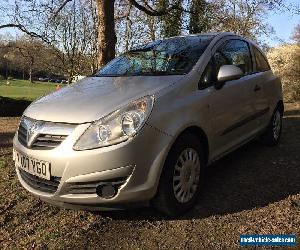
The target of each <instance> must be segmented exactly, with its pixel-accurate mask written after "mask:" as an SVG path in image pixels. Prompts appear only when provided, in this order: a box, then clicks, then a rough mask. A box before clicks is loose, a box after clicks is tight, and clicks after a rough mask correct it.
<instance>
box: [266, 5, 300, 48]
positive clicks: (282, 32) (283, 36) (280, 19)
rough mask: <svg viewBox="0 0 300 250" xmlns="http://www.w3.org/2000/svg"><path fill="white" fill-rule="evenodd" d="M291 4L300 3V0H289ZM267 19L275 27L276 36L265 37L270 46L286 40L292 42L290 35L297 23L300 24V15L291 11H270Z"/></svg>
mask: <svg viewBox="0 0 300 250" xmlns="http://www.w3.org/2000/svg"><path fill="white" fill-rule="evenodd" d="M286 2H287V3H290V4H298V5H299V4H300V1H299V0H287V1H286ZM266 21H267V22H268V23H269V24H270V25H271V26H272V27H273V28H274V31H275V35H274V36H275V37H274V36H269V37H263V39H264V40H265V41H266V42H267V44H268V45H269V46H272V47H273V46H276V45H278V44H280V43H281V40H282V41H284V42H291V40H290V37H291V35H292V33H293V31H294V28H295V26H296V25H297V24H300V15H299V14H298V15H296V14H293V13H291V12H288V11H287V12H279V13H270V14H269V15H268V17H267V18H266Z"/></svg>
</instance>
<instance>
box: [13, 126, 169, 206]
mask: <svg viewBox="0 0 300 250" xmlns="http://www.w3.org/2000/svg"><path fill="white" fill-rule="evenodd" d="M86 127H87V125H85V124H83V125H79V126H78V127H76V128H75V130H74V131H73V132H72V134H71V135H69V136H68V137H67V138H66V139H65V141H63V142H62V143H61V144H60V145H59V146H58V147H56V148H55V149H51V150H32V149H28V148H26V147H24V146H23V145H22V144H21V143H20V142H19V141H18V137H17V135H16V136H15V138H14V142H13V144H14V149H15V150H17V151H18V152H20V153H21V154H25V155H27V156H29V157H32V158H35V159H39V160H43V161H48V162H50V163H51V175H52V176H55V177H58V179H59V184H58V186H57V189H56V191H54V192H53V193H49V192H44V191H43V189H42V188H39V186H38V185H39V184H37V185H31V184H30V183H29V182H28V180H27V179H26V178H24V176H22V173H21V171H20V170H19V169H16V172H17V175H18V178H19V180H20V182H21V184H22V185H23V187H24V188H26V189H27V190H28V191H29V192H31V193H32V194H33V195H35V196H38V197H39V198H40V199H41V200H43V201H46V202H48V203H51V204H54V205H58V206H63V207H66V208H79V209H88V210H97V208H98V207H99V208H100V207H111V208H114V207H118V206H119V205H122V204H133V203H140V202H145V201H148V200H150V199H151V198H153V196H154V195H155V193H156V189H157V185H158V182H159V176H160V173H161V169H162V166H163V163H164V160H165V157H166V155H167V152H168V148H169V144H170V141H171V140H172V138H171V137H170V136H168V135H166V134H164V133H162V132H160V131H159V130H157V129H155V128H153V127H151V126H149V125H147V124H146V125H145V126H144V127H143V129H142V130H141V131H140V133H139V134H138V135H137V136H135V137H134V138H133V139H131V140H128V141H126V142H123V143H120V144H117V145H112V146H109V147H104V148H99V149H93V150H85V151H74V150H73V149H72V146H73V144H74V142H75V141H76V140H77V138H78V137H79V136H80V135H81V133H82V132H83V131H84V130H85V129H86ZM114 180H122V181H123V182H122V183H120V185H119V186H118V192H117V194H116V195H115V196H114V197H112V198H109V199H106V198H101V197H99V196H98V195H97V194H96V192H93V185H94V186H96V185H97V183H105V182H111V181H114ZM91 185H92V186H91ZM74 186H75V189H77V191H76V192H74V191H72V189H70V187H74ZM81 187H82V188H86V187H89V188H90V189H88V191H87V192H86V193H85V191H84V190H83V189H82V190H80V189H81ZM78 190H79V192H78Z"/></svg>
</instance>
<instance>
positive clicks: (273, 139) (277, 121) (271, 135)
mask: <svg viewBox="0 0 300 250" xmlns="http://www.w3.org/2000/svg"><path fill="white" fill-rule="evenodd" d="M282 115H283V112H282V110H281V109H280V108H279V107H277V108H276V109H275V111H274V113H273V115H272V118H271V121H270V123H269V125H268V127H267V129H266V131H265V132H264V133H263V134H262V136H261V140H262V142H263V143H264V144H265V145H268V146H275V145H277V144H278V143H279V140H280V137H281V131H282Z"/></svg>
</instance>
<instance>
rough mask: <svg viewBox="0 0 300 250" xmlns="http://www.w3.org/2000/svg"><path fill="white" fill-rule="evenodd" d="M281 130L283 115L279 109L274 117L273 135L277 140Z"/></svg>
mask: <svg viewBox="0 0 300 250" xmlns="http://www.w3.org/2000/svg"><path fill="white" fill-rule="evenodd" d="M280 131H281V115H280V113H279V111H278V110H277V111H276V113H275V114H274V119H273V136H274V139H275V140H277V139H278V138H279V136H280Z"/></svg>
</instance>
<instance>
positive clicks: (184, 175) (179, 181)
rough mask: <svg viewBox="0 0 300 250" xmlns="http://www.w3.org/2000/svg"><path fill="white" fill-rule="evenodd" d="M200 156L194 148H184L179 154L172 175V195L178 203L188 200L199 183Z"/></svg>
mask: <svg viewBox="0 0 300 250" xmlns="http://www.w3.org/2000/svg"><path fill="white" fill-rule="evenodd" d="M199 177H200V158H199V155H198V153H197V151H196V150H194V149H192V148H188V149H185V150H184V151H183V152H182V153H181V154H180V156H179V158H178V160H177V162H176V165H175V169H174V175H173V191H174V195H175V197H176V199H177V201H179V202H180V203H186V202H189V201H190V200H191V199H192V198H193V196H194V195H195V193H196V192H197V188H198V185H199Z"/></svg>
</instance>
